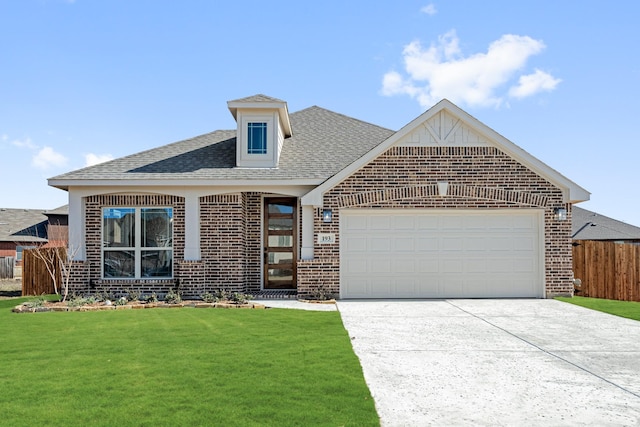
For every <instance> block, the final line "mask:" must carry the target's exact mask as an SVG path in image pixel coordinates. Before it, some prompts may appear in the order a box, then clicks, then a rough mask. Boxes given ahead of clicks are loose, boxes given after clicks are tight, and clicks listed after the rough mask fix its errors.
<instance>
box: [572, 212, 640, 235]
mask: <svg viewBox="0 0 640 427" xmlns="http://www.w3.org/2000/svg"><path fill="white" fill-rule="evenodd" d="M571 235H572V238H573V239H574V240H640V227H636V226H635V225H631V224H627V223H625V222H622V221H618V220H616V219H613V218H609V217H608V216H604V215H600V214H598V213H596V212H591V211H588V210H586V209H582V208H579V207H577V206H573V208H572V209H571Z"/></svg>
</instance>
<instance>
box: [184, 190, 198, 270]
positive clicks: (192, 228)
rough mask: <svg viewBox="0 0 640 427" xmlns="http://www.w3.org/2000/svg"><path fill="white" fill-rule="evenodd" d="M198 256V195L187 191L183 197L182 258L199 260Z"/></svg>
mask: <svg viewBox="0 0 640 427" xmlns="http://www.w3.org/2000/svg"><path fill="white" fill-rule="evenodd" d="M200 257H201V254H200V197H199V196H198V195H197V194H194V193H188V194H185V198H184V260H185V261H199V260H200Z"/></svg>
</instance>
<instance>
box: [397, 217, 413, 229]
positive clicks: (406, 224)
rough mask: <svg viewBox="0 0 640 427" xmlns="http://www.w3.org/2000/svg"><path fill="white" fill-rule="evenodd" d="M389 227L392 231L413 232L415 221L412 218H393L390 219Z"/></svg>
mask: <svg viewBox="0 0 640 427" xmlns="http://www.w3.org/2000/svg"><path fill="white" fill-rule="evenodd" d="M391 226H392V227H393V229H394V230H414V229H415V228H416V219H415V217H412V216H393V217H391Z"/></svg>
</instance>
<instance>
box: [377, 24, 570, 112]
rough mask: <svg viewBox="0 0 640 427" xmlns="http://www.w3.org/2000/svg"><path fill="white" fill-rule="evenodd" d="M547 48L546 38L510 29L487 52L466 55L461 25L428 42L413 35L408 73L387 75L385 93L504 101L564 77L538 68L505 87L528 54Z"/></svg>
mask: <svg viewBox="0 0 640 427" xmlns="http://www.w3.org/2000/svg"><path fill="white" fill-rule="evenodd" d="M544 48H545V45H544V43H543V42H542V41H540V40H534V39H532V38H531V37H528V36H518V35H513V34H505V35H503V36H502V37H500V38H499V39H498V40H496V41H494V42H492V43H491V44H490V45H489V48H488V49H487V52H486V53H475V54H471V55H468V56H465V55H463V53H462V51H461V49H460V40H459V39H458V36H457V35H456V32H455V30H452V31H449V32H448V33H446V34H444V35H441V36H439V37H438V41H437V42H436V43H432V44H431V46H429V47H428V48H424V47H423V46H422V44H421V43H420V42H419V41H413V42H411V43H409V44H408V45H406V46H405V47H404V50H403V57H404V71H405V75H404V76H403V75H402V74H400V73H398V72H397V71H390V72H388V73H386V74H385V75H384V77H383V79H382V91H381V92H382V94H383V95H387V96H393V95H409V96H410V97H412V98H414V99H416V100H417V101H418V102H419V103H420V105H421V106H422V107H423V108H428V107H430V106H432V105H433V104H435V103H436V102H438V101H439V100H440V99H442V98H448V99H449V100H451V101H452V102H455V103H464V104H467V105H470V106H494V107H495V106H499V105H501V104H502V103H503V102H504V100H505V97H507V96H513V97H517V98H522V97H525V96H531V95H533V94H535V93H538V92H539V91H540V90H553V89H554V88H555V86H556V85H557V84H558V83H559V82H560V80H559V79H555V78H554V77H552V76H551V75H550V74H547V73H544V72H542V71H540V72H539V73H538V71H539V70H536V73H534V74H531V75H528V76H520V81H519V83H518V85H517V86H515V87H513V88H512V89H511V92H508V93H505V89H504V88H505V87H506V86H507V85H508V84H509V82H511V81H513V79H515V78H516V77H517V75H518V73H519V71H520V70H521V69H522V68H524V66H525V64H526V62H527V60H528V59H529V58H530V57H531V56H533V55H537V54H539V53H540V52H542V50H543V49H544Z"/></svg>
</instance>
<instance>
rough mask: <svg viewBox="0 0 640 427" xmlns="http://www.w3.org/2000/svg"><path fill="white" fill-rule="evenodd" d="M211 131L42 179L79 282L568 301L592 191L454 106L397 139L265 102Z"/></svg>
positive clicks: (425, 117) (424, 117) (112, 286)
mask: <svg viewBox="0 0 640 427" xmlns="http://www.w3.org/2000/svg"><path fill="white" fill-rule="evenodd" d="M227 107H228V109H229V111H230V112H231V114H232V115H233V117H234V118H235V120H236V123H237V128H236V129H233V130H220V131H215V132H212V133H208V134H205V135H201V136H197V137H194V138H191V139H187V140H184V141H179V142H176V143H173V144H169V145H165V146H161V147H158V148H155V149H151V150H148V151H144V152H141V153H138V154H133V155H130V156H127V157H123V158H120V159H116V160H112V161H110V162H107V163H103V164H99V165H95V166H91V167H88V168H85V169H80V170H76V171H72V172H69V173H66V174H63V175H60V176H56V177H53V178H51V179H49V185H51V186H54V187H57V188H60V189H63V190H66V191H68V192H69V225H70V229H69V233H70V247H71V248H72V249H74V251H73V252H74V253H75V257H74V258H75V261H74V267H73V273H72V277H71V287H72V290H75V291H76V292H91V291H95V290H107V289H108V290H110V291H111V292H119V291H122V292H124V290H126V289H128V288H136V289H137V290H139V291H141V292H150V291H155V292H159V293H161V292H166V291H168V290H169V289H170V288H174V287H178V288H179V289H180V290H181V291H182V292H183V294H184V296H185V297H191V296H193V297H197V296H198V295H201V294H203V293H204V292H207V291H210V290H213V289H220V288H223V289H229V290H234V291H242V292H248V293H252V294H261V295H265V294H275V295H285V294H297V295H299V296H308V295H313V294H316V293H318V292H327V291H328V292H333V293H335V294H336V295H338V296H339V297H340V298H445V297H446V298H477V297H479V298H481V297H535V298H545V297H551V296H555V295H570V294H572V292H573V283H572V279H573V274H572V262H571V210H572V205H573V204H574V203H578V202H581V201H585V200H588V199H589V193H588V192H587V191H586V190H584V189H583V188H581V187H580V186H578V185H577V184H575V183H574V182H572V181H570V180H569V179H567V178H566V177H564V176H563V175H561V174H560V173H559V172H557V171H555V170H554V169H552V168H550V167H549V166H547V165H546V164H544V163H543V162H541V161H540V160H538V159H536V158H534V157H533V156H531V155H530V154H529V153H527V152H525V151H524V150H522V149H521V148H519V147H518V146H516V145H515V144H514V143H512V142H510V141H509V140H507V139H506V138H504V137H503V136H501V135H499V134H498V133H497V132H495V131H494V130H492V129H490V128H489V127H487V126H486V125H484V124H482V123H480V122H479V121H478V120H477V119H475V118H474V117H472V116H470V115H469V114H468V113H466V112H465V111H463V110H462V109H460V108H459V107H457V106H456V105H454V104H453V103H451V102H449V101H448V100H442V101H440V102H439V103H437V104H436V105H434V106H433V107H432V108H430V109H429V110H427V111H426V112H424V113H423V114H421V115H420V116H419V117H417V118H416V119H415V120H413V121H411V122H409V123H408V124H407V125H406V126H404V127H403V128H402V129H400V130H399V131H397V132H396V131H392V130H389V129H385V128H382V127H379V126H376V125H373V124H370V123H366V122H363V121H360V120H357V119H354V118H351V117H347V116H345V115H342V114H339V113H335V112H332V111H329V110H326V109H323V108H320V107H317V106H313V107H310V108H306V109H304V110H301V111H297V112H294V113H290V112H289V111H288V107H287V103H286V102H285V101H282V100H279V99H275V98H271V97H268V96H264V95H255V96H251V97H248V98H242V99H237V100H233V101H229V102H228V103H227Z"/></svg>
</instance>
